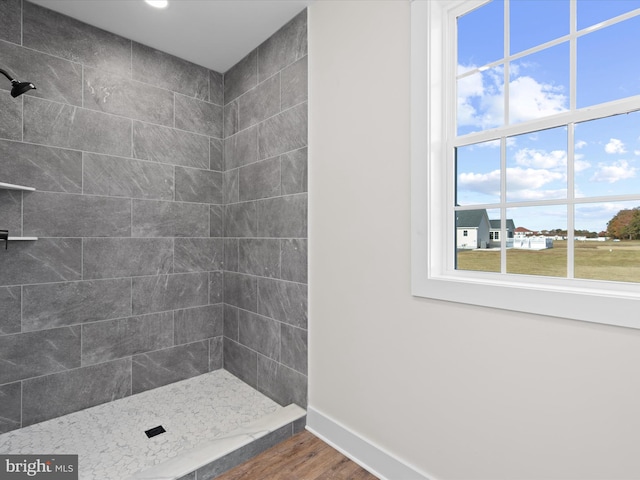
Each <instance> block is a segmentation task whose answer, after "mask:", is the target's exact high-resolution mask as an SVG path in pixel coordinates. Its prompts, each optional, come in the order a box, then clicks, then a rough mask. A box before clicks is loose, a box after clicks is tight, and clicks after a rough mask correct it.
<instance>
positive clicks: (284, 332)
mask: <svg viewBox="0 0 640 480" xmlns="http://www.w3.org/2000/svg"><path fill="white" fill-rule="evenodd" d="M280 328H281V333H280V338H281V340H280V341H281V345H280V355H281V356H280V361H281V362H282V363H283V364H284V365H286V366H287V367H290V368H292V369H294V370H295V371H297V372H300V373H302V374H304V375H306V374H307V356H308V354H307V350H308V348H307V345H308V340H307V331H306V330H304V329H302V328H296V327H291V326H289V325H285V324H284V323H282V324H280Z"/></svg>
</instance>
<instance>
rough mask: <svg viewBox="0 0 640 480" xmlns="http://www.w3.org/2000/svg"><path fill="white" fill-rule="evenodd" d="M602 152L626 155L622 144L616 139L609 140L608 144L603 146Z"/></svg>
mask: <svg viewBox="0 0 640 480" xmlns="http://www.w3.org/2000/svg"><path fill="white" fill-rule="evenodd" d="M604 151H605V152H607V153H626V150H625V148H624V143H622V140H619V139H617V138H611V139H610V140H609V143H607V144H606V145H605V146H604Z"/></svg>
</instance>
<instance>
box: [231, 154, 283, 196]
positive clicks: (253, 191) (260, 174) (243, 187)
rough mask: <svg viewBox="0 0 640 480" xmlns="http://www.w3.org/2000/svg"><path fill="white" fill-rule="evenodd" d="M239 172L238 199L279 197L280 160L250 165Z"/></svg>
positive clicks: (277, 158)
mask: <svg viewBox="0 0 640 480" xmlns="http://www.w3.org/2000/svg"><path fill="white" fill-rule="evenodd" d="M238 170H239V174H238V176H239V199H240V201H241V202H244V201H246V200H256V199H259V198H267V197H275V196H277V195H280V182H281V178H282V176H281V173H280V158H279V157H274V158H270V159H268V160H263V161H260V162H256V163H252V164H251V165H247V166H246V167H241V168H239V169H238Z"/></svg>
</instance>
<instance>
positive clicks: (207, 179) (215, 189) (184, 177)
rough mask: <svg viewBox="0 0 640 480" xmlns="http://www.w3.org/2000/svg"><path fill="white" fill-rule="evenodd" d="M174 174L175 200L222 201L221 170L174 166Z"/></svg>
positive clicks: (218, 202) (217, 202)
mask: <svg viewBox="0 0 640 480" xmlns="http://www.w3.org/2000/svg"><path fill="white" fill-rule="evenodd" d="M175 175H176V200H177V201H182V202H196V203H216V204H220V203H222V201H223V196H222V173H221V172H214V171H211V170H198V169H195V168H182V167H176V172H175Z"/></svg>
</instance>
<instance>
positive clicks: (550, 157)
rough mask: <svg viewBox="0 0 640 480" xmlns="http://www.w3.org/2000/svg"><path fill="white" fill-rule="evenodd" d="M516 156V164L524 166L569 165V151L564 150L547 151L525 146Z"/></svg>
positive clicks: (555, 166) (553, 166)
mask: <svg viewBox="0 0 640 480" xmlns="http://www.w3.org/2000/svg"><path fill="white" fill-rule="evenodd" d="M514 158H515V160H516V164H518V165H521V166H523V167H533V168H545V169H553V168H560V167H562V168H564V167H566V165H567V152H565V151H564V150H553V151H551V152H547V151H545V150H538V149H535V148H523V149H521V150H518V151H517V152H516V153H515V155H514Z"/></svg>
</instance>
